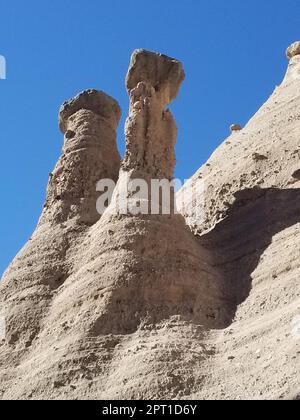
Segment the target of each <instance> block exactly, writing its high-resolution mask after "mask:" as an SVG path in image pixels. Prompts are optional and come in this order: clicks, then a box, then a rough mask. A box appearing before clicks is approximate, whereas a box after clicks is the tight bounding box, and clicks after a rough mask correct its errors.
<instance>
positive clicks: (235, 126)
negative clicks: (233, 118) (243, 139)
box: [230, 124, 242, 133]
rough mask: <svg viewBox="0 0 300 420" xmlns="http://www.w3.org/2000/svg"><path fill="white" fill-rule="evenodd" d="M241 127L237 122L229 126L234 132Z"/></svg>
mask: <svg viewBox="0 0 300 420" xmlns="http://www.w3.org/2000/svg"><path fill="white" fill-rule="evenodd" d="M241 129H242V127H241V126H240V125H239V124H232V125H231V126H230V131H231V132H232V133H235V132H236V131H241Z"/></svg>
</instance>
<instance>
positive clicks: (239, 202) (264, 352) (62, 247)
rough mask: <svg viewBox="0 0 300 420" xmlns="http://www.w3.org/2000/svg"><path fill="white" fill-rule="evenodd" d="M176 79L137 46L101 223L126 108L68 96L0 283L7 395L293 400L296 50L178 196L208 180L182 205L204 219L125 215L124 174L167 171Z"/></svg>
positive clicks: (299, 306) (297, 372)
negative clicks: (55, 143)
mask: <svg viewBox="0 0 300 420" xmlns="http://www.w3.org/2000/svg"><path fill="white" fill-rule="evenodd" d="M183 78H184V73H183V69H182V66H181V64H180V63H179V62H178V61H176V60H174V59H170V58H168V57H166V56H162V55H159V54H154V53H149V52H146V51H144V50H137V51H136V52H135V53H134V54H133V57H132V60H131V65H130V68H129V72H128V76H127V88H128V92H129V96H130V113H129V117H128V120H127V123H126V130H125V131H126V146H127V151H126V156H125V158H124V160H123V162H122V165H121V169H120V173H119V181H118V183H117V186H116V189H115V191H114V196H113V200H112V203H111V206H110V208H109V209H108V210H107V211H106V213H105V214H104V215H103V216H102V217H101V218H100V216H99V215H97V213H95V206H96V199H97V196H96V193H95V184H96V182H97V181H98V180H99V179H101V178H103V177H105V178H107V177H110V178H113V179H117V177H118V171H119V166H120V162H119V157H118V153H117V150H116V144H115V129H116V125H117V123H118V119H119V116H120V111H119V108H118V106H117V104H116V102H115V101H114V100H112V99H111V98H109V97H107V96H106V95H105V94H103V93H99V92H95V91H88V92H85V93H83V94H81V95H79V96H78V97H76V98H75V99H74V100H73V101H70V102H68V103H66V104H65V105H64V106H63V108H62V110H61V113H60V126H61V129H62V131H63V132H64V134H65V145H64V156H63V157H62V158H61V160H60V161H59V163H58V165H57V167H56V169H55V171H54V173H53V175H52V176H51V177H50V181H49V187H48V195H47V201H46V206H45V208H44V211H43V214H42V217H41V219H40V222H39V225H38V228H37V230H36V231H35V233H34V235H33V237H32V239H31V241H30V242H29V243H28V244H27V245H26V246H25V247H24V249H23V250H22V251H21V253H20V254H19V255H18V256H17V257H16V259H15V261H14V262H13V263H12V265H11V266H10V267H9V269H8V270H7V272H6V273H5V275H4V277H3V279H2V283H1V289H0V303H1V305H4V304H5V307H6V315H7V336H6V339H5V340H4V341H3V342H0V370H1V376H0V392H1V393H2V394H0V396H1V395H2V398H3V399H10V398H18V399H26V398H27V399H39V398H43V399H44V398H50V399H57V398H68V399H73V398H84V399H92V398H113V399H120V398H129V399H130V398H143V399H145V398H150V399H156V398H160V399H164V398H183V399H185V398H218V399H228V398H233V399H240V398H247V399H254V398H259V399H276V398H296V397H297V395H299V393H300V380H299V378H300V369H299V367H300V362H299V351H300V348H299V338H300V337H299V335H298V334H296V333H297V331H298V330H297V329H295V324H292V321H293V319H294V318H295V316H296V315H298V314H300V297H299V293H300V287H299V274H300V273H299V271H300V270H299V264H298V260H299V255H298V254H299V251H298V249H299V246H297V245H299V242H300V212H299V210H298V209H299V204H300V193H299V191H300V188H299V186H298V183H299V178H300V177H298V176H297V173H298V172H299V170H300V148H299V138H298V137H299V133H300V117H299V109H300V99H299V98H300V56H299V55H294V56H293V57H292V58H291V60H290V63H289V69H288V72H287V75H286V78H285V80H284V82H283V83H282V85H281V86H280V87H279V88H277V89H276V91H275V92H274V94H273V95H272V97H271V98H270V99H269V101H268V102H267V103H266V104H265V105H264V106H263V107H262V108H261V109H260V110H259V112H258V113H257V114H256V115H255V117H253V119H252V120H251V121H250V122H249V123H248V124H247V126H246V127H245V128H243V129H242V130H241V131H238V132H236V133H234V135H231V136H230V137H229V139H228V140H226V141H225V143H224V144H223V145H221V146H220V148H218V150H217V151H216V152H215V153H214V155H213V156H212V157H211V159H210V160H209V162H208V163H207V164H206V165H205V166H204V167H203V168H201V169H200V170H199V172H198V173H197V174H196V175H195V176H194V177H193V179H192V180H191V182H189V183H188V184H187V186H186V187H185V189H184V190H183V191H181V192H179V194H178V199H179V202H181V201H182V200H180V198H181V197H182V196H183V194H185V197H188V196H189V194H186V193H189V192H190V190H192V189H193V186H194V185H195V184H198V183H199V181H201V182H200V183H201V184H202V189H201V191H203V197H197V199H196V201H195V197H194V196H193V195H192V194H190V197H191V201H192V202H191V203H188V204H191V206H190V207H195V204H196V205H197V204H198V205H199V206H201V207H202V206H203V208H201V211H199V212H198V213H196V214H201V215H203V217H199V218H198V219H197V217H196V218H195V214H194V215H191V214H190V213H186V212H185V207H184V208H182V215H178V214H175V213H174V214H171V215H168V216H167V215H162V214H160V215H152V216H143V215H136V216H133V215H131V214H130V213H128V214H122V213H121V212H118V211H116V208H117V202H118V197H119V196H120V191H121V188H122V185H123V184H124V182H125V181H126V182H127V181H128V180H134V179H136V178H142V179H144V180H145V181H146V182H147V183H149V181H150V179H151V178H157V179H163V178H167V179H172V177H173V169H174V164H175V157H174V145H175V141H176V131H177V130H176V126H175V122H174V119H173V117H172V115H171V113H170V111H168V110H167V109H166V107H167V106H168V104H169V103H170V102H171V101H172V100H174V99H175V97H176V96H177V94H178V91H179V88H180V85H181V82H182V81H183ZM124 180H125V181H124ZM298 189H299V191H298ZM187 190H188V191H187ZM199 191H200V190H199ZM149 198H150V197H143V200H145V201H148V200H149ZM194 201H195V202H194ZM112 210H113V211H112ZM185 221H186V223H187V225H188V226H189V227H187V225H186V223H185Z"/></svg>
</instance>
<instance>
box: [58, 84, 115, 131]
mask: <svg viewBox="0 0 300 420" xmlns="http://www.w3.org/2000/svg"><path fill="white" fill-rule="evenodd" d="M81 109H85V110H89V111H92V112H94V113H95V114H97V115H100V116H101V117H103V118H105V119H108V120H110V121H111V123H112V124H113V126H114V127H116V126H117V125H118V123H119V120H120V118H121V108H120V106H119V104H118V102H117V101H116V100H115V99H113V98H112V97H111V96H109V95H107V94H106V93H104V92H102V91H98V90H96V89H88V90H85V91H83V92H81V93H79V94H78V95H77V96H75V98H72V99H70V100H68V101H66V102H64V103H63V105H62V106H61V108H60V111H59V128H60V130H61V131H62V132H63V133H65V132H66V131H67V122H68V119H69V118H70V117H71V116H72V115H73V114H75V113H76V112H78V111H79V110H81Z"/></svg>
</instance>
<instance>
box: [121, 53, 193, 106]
mask: <svg viewBox="0 0 300 420" xmlns="http://www.w3.org/2000/svg"><path fill="white" fill-rule="evenodd" d="M184 79H185V73H184V70H183V66H182V64H181V62H180V61H178V60H176V59H174V58H170V57H168V56H166V55H163V54H159V53H155V52H150V51H146V50H143V49H138V50H135V51H134V53H133V54H132V56H131V62H130V66H129V70H128V73H127V77H126V87H127V90H128V91H129V92H130V91H131V90H132V89H134V88H135V87H136V86H137V85H138V84H139V83H140V82H146V83H150V85H151V86H152V87H153V88H154V89H155V90H156V92H158V93H160V94H161V96H162V97H163V98H165V102H167V104H169V103H170V102H172V101H173V100H174V99H175V98H176V97H177V95H178V92H179V89H180V86H181V83H182V82H183V80H184Z"/></svg>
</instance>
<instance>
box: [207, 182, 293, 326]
mask: <svg viewBox="0 0 300 420" xmlns="http://www.w3.org/2000/svg"><path fill="white" fill-rule="evenodd" d="M299 222H300V189H285V190H281V189H276V188H270V189H258V188H256V189H246V190H243V191H240V192H238V193H237V194H236V201H235V203H234V204H233V206H232V207H231V208H230V209H229V210H228V214H227V217H226V218H225V219H224V220H223V221H222V222H220V223H219V224H218V225H217V226H216V227H215V229H213V230H212V231H211V232H209V233H208V234H206V235H203V236H202V237H201V238H200V244H201V245H202V246H203V247H204V248H205V249H207V250H209V251H210V252H211V253H212V257H213V260H214V263H213V265H214V267H217V268H218V269H219V270H221V276H222V279H223V280H222V283H223V289H224V290H226V291H227V294H228V295H229V296H231V301H232V305H231V309H230V312H231V313H229V314H228V316H229V319H231V322H232V320H233V318H234V317H235V313H236V310H237V308H238V306H239V305H240V304H241V303H243V302H244V301H245V300H246V299H247V298H248V296H249V293H250V292H251V288H252V280H253V273H254V271H255V269H256V268H257V266H258V264H259V263H260V261H261V258H262V256H263V254H264V252H265V250H266V249H267V248H268V247H269V246H270V245H271V243H272V240H273V237H274V236H275V235H276V234H278V233H280V232H282V231H284V230H285V229H287V228H289V227H291V226H293V225H295V224H297V223H299ZM231 322H230V323H231ZM230 323H229V324H228V325H227V326H229V325H230ZM225 326H226V325H225Z"/></svg>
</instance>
